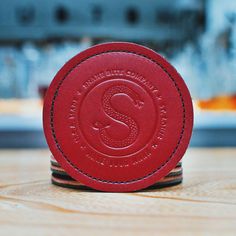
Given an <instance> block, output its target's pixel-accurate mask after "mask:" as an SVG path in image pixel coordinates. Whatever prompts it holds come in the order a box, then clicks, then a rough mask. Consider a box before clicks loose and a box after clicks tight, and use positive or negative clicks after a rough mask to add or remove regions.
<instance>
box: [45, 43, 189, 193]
mask: <svg viewBox="0 0 236 236" xmlns="http://www.w3.org/2000/svg"><path fill="white" fill-rule="evenodd" d="M43 123H44V132H45V135H46V139H47V142H48V146H49V148H50V150H51V152H52V154H53V156H54V157H55V159H56V160H57V162H58V163H59V164H60V165H61V167H62V168H63V169H64V170H66V172H67V173H68V174H69V175H70V176H71V177H72V178H73V179H76V180H77V181H79V182H81V183H83V184H85V185H87V186H89V187H91V188H94V189H97V190H101V191H112V192H127V191H136V190H139V189H143V188H146V187H148V186H150V185H152V184H154V183H156V182H157V181H158V180H160V179H162V178H163V177H165V176H166V175H167V174H168V173H169V172H170V171H171V170H172V169H173V168H175V166H176V165H177V163H178V162H179V161H180V160H181V158H182V157H183V155H184V153H185V151H186V149H187V147H188V144H189V141H190V137H191V133H192V126H193V108H192V101H191V97H190V94H189V91H188V89H187V87H186V85H185V83H184V81H183V79H182V78H181V76H180V75H179V74H178V73H177V71H176V70H175V69H174V68H173V67H172V66H171V65H170V64H169V63H168V62H167V61H166V60H165V59H164V58H163V57H162V56H160V55H159V54H157V53H156V52H154V51H152V50H150V49H148V48H145V47H143V46H140V45H137V44H132V43H106V44H101V45H97V46H94V47H92V48H90V49H87V50H85V51H84V52H82V53H79V54H78V55H76V56H75V57H74V58H72V59H71V60H70V61H69V62H67V63H66V64H65V65H64V66H63V67H62V69H61V70H60V71H59V72H58V73H57V75H56V76H55V78H54V79H53V81H52V83H51V85H50V87H49V89H48V92H47V95H46V98H45V103H44V112H43Z"/></svg>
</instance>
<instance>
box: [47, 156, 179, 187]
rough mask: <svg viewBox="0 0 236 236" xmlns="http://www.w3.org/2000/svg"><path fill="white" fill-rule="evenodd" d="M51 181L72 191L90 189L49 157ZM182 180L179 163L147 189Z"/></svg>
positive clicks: (165, 185)
mask: <svg viewBox="0 0 236 236" xmlns="http://www.w3.org/2000/svg"><path fill="white" fill-rule="evenodd" d="M51 171H52V175H51V181H52V184H54V185H58V186H61V187H66V188H74V189H90V188H89V187H86V186H84V185H83V184H82V183H80V182H78V181H76V180H74V179H73V178H72V177H70V176H69V175H68V174H67V173H66V172H65V170H64V169H63V168H61V167H60V165H59V164H58V162H57V161H56V160H55V159H54V157H53V156H51ZM182 180H183V169H182V163H181V162H179V163H178V164H177V166H176V167H175V168H174V169H173V170H172V171H171V172H170V173H169V174H168V175H167V176H165V177H164V178H162V179H161V180H159V181H158V182H157V183H155V184H153V185H152V186H150V187H149V189H150V188H151V189H154V188H164V187H170V186H174V185H177V184H180V183H182Z"/></svg>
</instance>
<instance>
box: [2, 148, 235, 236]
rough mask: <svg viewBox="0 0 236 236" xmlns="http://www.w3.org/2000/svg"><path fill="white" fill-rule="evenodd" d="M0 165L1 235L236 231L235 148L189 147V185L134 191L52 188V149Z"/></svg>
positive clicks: (10, 156) (5, 154)
mask: <svg viewBox="0 0 236 236" xmlns="http://www.w3.org/2000/svg"><path fill="white" fill-rule="evenodd" d="M0 163H1V169H0V225H1V227H0V235H14V236H15V235H24V236H25V235H30V236H36V235H50V236H52V235H56V236H59V235H74V234H76V235H91V236H93V235H103V236H104V235H109V236H110V235H122V236H124V235H148V234H150V235H236V149H189V150H188V152H187V153H186V155H185V157H184V161H183V167H184V182H183V184H181V185H179V186H175V187H169V188H165V189H159V190H153V189H152V190H146V191H141V192H135V193H101V192H96V191H85V190H83V191H79V190H72V189H65V188H61V187H57V186H53V185H51V183H50V170H49V169H50V165H49V151H48V150H1V151H0Z"/></svg>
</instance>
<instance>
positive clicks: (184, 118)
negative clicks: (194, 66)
mask: <svg viewBox="0 0 236 236" xmlns="http://www.w3.org/2000/svg"><path fill="white" fill-rule="evenodd" d="M106 53H129V54H133V55H137V56H141V57H144V58H146V59H148V60H150V61H152V62H153V63H155V64H156V65H158V66H160V67H161V68H162V69H163V70H164V71H165V73H166V74H167V75H168V76H169V78H171V80H172V82H173V83H174V85H175V87H176V89H177V91H178V93H179V96H180V99H181V103H182V108H183V126H182V130H181V133H180V137H179V140H178V142H177V145H176V147H175V148H174V150H173V152H172V153H171V155H170V157H169V158H168V159H167V160H166V161H165V163H163V164H162V165H161V166H160V167H158V168H157V169H156V170H154V171H153V172H151V173H149V174H148V175H146V176H144V177H142V178H137V179H134V180H129V181H109V180H102V179H99V178H95V177H93V176H91V175H89V174H87V173H85V172H83V171H82V170H80V169H79V168H78V167H77V166H75V165H74V164H73V163H72V162H71V161H70V160H69V159H68V157H67V156H66V155H65V154H64V153H63V151H62V150H61V147H60V145H59V143H58V140H57V138H56V133H55V129H54V124H53V119H54V104H55V100H56V97H57V96H58V91H59V89H60V87H61V85H62V83H63V82H64V80H65V79H66V77H67V76H68V75H69V74H70V73H71V71H73V70H74V68H75V67H77V66H78V65H80V64H82V63H83V62H85V61H86V60H88V59H89V58H92V57H96V56H99V55H103V54H106ZM185 113H186V110H185V104H184V99H183V96H182V93H181V91H180V89H179V87H178V85H177V83H176V81H175V79H174V78H173V77H172V76H171V75H170V73H169V72H168V71H167V70H166V69H165V68H164V67H163V66H162V65H161V64H160V63H158V62H156V61H155V60H153V59H151V58H149V57H147V56H146V55H143V54H139V53H136V52H132V51H125V50H107V51H104V52H100V53H98V54H93V55H91V56H89V57H87V58H84V59H83V60H81V61H80V62H79V63H78V64H76V65H75V66H74V67H72V68H71V69H70V70H69V71H68V72H67V73H66V75H65V76H64V77H63V78H62V79H61V81H60V82H59V84H58V86H57V89H56V91H55V93H54V96H53V99H52V104H51V109H50V126H51V131H52V135H53V138H54V141H55V143H56V146H57V148H58V150H59V151H60V152H61V154H62V155H63V157H64V158H65V159H66V161H67V162H68V163H69V164H70V165H71V166H72V167H73V168H74V169H76V170H77V171H78V172H80V173H81V174H83V175H85V176H87V177H88V178H90V179H92V180H96V181H98V182H101V183H107V184H130V183H133V182H137V181H139V180H143V179H146V178H148V177H149V176H151V175H153V174H154V173H156V172H157V171H158V170H160V169H161V168H163V167H164V166H165V165H166V164H167V163H168V162H169V161H170V160H171V158H172V156H173V155H174V154H175V152H176V150H177V149H178V147H179V145H180V142H181V139H182V137H183V133H184V130H185V123H186V114H185Z"/></svg>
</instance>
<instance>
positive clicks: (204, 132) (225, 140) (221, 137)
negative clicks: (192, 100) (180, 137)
mask: <svg viewBox="0 0 236 236" xmlns="http://www.w3.org/2000/svg"><path fill="white" fill-rule="evenodd" d="M194 115H195V118H194V131H193V137H192V139H191V146H199V147H204V146H205V147H215V146H221V147H222V146H227V147H231V146H236V112H233V111H198V110H196V111H195V114H194Z"/></svg>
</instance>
